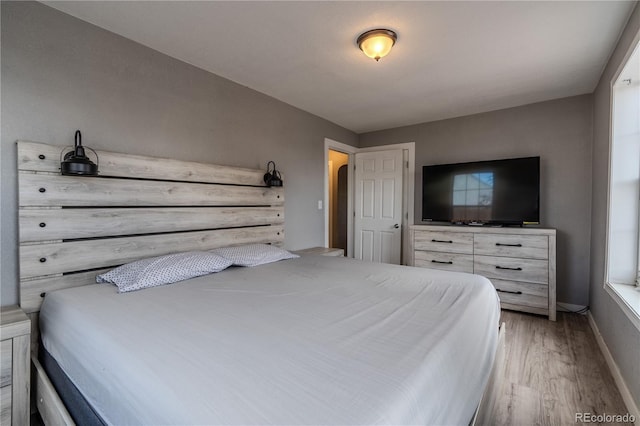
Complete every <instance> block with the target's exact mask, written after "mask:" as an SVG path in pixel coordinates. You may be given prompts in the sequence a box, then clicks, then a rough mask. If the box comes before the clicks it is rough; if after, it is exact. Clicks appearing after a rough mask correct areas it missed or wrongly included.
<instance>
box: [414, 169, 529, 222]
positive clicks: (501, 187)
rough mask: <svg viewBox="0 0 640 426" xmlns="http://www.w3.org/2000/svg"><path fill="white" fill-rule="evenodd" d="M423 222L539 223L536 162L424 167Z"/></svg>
mask: <svg viewBox="0 0 640 426" xmlns="http://www.w3.org/2000/svg"><path fill="white" fill-rule="evenodd" d="M422 220H423V221H438V222H453V223H461V224H469V223H481V224H502V225H522V224H526V223H539V222H540V157H527V158H512V159H508V160H494V161H479V162H474V163H457V164H439V165H433V166H424V167H423V168H422Z"/></svg>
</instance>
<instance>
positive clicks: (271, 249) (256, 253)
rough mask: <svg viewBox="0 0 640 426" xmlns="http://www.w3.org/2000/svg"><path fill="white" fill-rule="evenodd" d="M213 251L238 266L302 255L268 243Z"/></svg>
mask: <svg viewBox="0 0 640 426" xmlns="http://www.w3.org/2000/svg"><path fill="white" fill-rule="evenodd" d="M211 251H212V252H213V253H216V254H219V255H220V256H222V257H225V258H227V259H229V260H230V261H231V262H233V264H234V265H237V266H258V265H264V264H265V263H271V262H277V261H279V260H284V259H293V258H296V257H300V256H298V255H297V254H293V253H289V252H288V251H286V250H284V249H281V248H280V247H276V246H270V245H268V244H248V245H245V246H237V247H223V248H219V249H215V250H211Z"/></svg>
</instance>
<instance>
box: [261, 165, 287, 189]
mask: <svg viewBox="0 0 640 426" xmlns="http://www.w3.org/2000/svg"><path fill="white" fill-rule="evenodd" d="M271 165H273V170H271ZM264 183H266V184H267V186H282V184H283V183H284V182H282V175H280V172H279V171H277V170H276V163H274V162H273V161H269V162H268V163H267V173H265V174H264Z"/></svg>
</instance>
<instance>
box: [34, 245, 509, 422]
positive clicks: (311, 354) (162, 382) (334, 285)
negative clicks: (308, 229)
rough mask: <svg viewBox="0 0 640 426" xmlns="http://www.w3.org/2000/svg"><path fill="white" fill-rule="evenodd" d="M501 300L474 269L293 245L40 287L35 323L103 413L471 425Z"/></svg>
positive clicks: (122, 417)
mask: <svg viewBox="0 0 640 426" xmlns="http://www.w3.org/2000/svg"><path fill="white" fill-rule="evenodd" d="M499 309H500V308H499V301H498V298H497V295H496V292H495V290H494V289H493V286H492V285H491V283H490V282H489V281H488V280H487V279H486V278H484V277H481V276H477V275H471V274H464V273H452V272H445V271H436V270H430V269H422V268H413V267H406V266H396V265H384V264H375V263H368V262H362V261H357V260H353V259H347V258H337V257H323V256H317V255H303V256H301V257H300V258H298V259H290V260H285V261H281V262H276V263H272V264H268V265H263V266H258V267H253V268H239V267H232V268H229V269H227V270H225V271H223V272H220V273H217V274H212V275H207V276H204V277H199V278H195V279H191V280H187V281H182V282H180V283H175V284H171V285H165V286H161V287H155V288H149V289H145V290H140V291H135V292H131V293H123V294H118V293H117V291H116V287H115V286H112V285H109V284H96V285H89V286H83V287H77V288H71V289H65V290H60V291H55V292H50V293H47V296H46V298H45V301H44V303H43V306H42V309H41V312H40V327H41V334H42V343H43V345H44V347H45V348H46V350H47V351H48V352H49V353H50V354H51V355H52V356H53V357H54V358H55V360H56V361H57V363H58V364H59V366H60V367H61V369H62V370H63V371H64V373H65V374H66V375H67V376H68V377H69V379H70V380H71V381H72V382H73V384H74V385H75V386H76V387H77V388H78V389H79V391H80V392H81V393H82V395H83V396H84V397H85V399H86V400H87V401H88V402H89V403H90V404H91V405H92V407H93V409H94V410H95V411H96V412H97V413H98V414H99V415H100V416H101V417H102V419H103V420H105V421H106V422H107V423H109V424H117V425H125V424H228V425H235V424H238V425H239V424H243V425H248V424H341V425H346V424H360V425H361V424H468V422H469V420H470V419H471V418H472V416H473V413H474V410H475V408H476V406H477V404H478V402H479V400H480V397H481V394H482V391H483V388H484V386H485V384H486V382H487V379H488V376H489V372H490V368H491V365H492V362H493V358H494V354H495V351H496V347H497V338H498V321H499V314H500V311H499Z"/></svg>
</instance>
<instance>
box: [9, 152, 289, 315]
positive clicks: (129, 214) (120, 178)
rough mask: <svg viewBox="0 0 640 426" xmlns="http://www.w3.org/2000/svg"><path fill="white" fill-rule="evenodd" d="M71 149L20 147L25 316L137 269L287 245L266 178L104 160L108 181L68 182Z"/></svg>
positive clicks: (211, 168)
mask: <svg viewBox="0 0 640 426" xmlns="http://www.w3.org/2000/svg"><path fill="white" fill-rule="evenodd" d="M64 148H65V147H63V146H57V145H49V144H43V143H37V142H27V141H18V170H19V172H18V173H19V175H18V186H19V209H20V210H19V228H20V306H21V307H22V309H23V310H24V311H25V312H27V313H35V312H38V311H39V310H40V305H41V304H42V300H43V297H44V294H45V293H46V292H47V291H52V290H56V289H62V288H67V287H76V286H80V285H86V284H90V283H95V276H96V275H97V274H98V273H100V272H101V271H104V270H106V269H108V268H112V267H114V266H118V265H121V264H123V263H127V262H131V261H134V260H137V259H141V258H145V257H150V256H159V255H163V254H168V253H174V252H180V251H189V250H210V249H214V248H217V247H223V246H228V245H238V244H247V243H271V244H277V245H281V244H282V243H283V241H284V190H283V188H269V187H266V186H265V185H264V182H263V179H262V178H263V175H264V171H262V170H253V169H243V168H237V167H227V166H216V165H210V164H203V163H196V162H187V161H178V160H170V159H162V158H154V157H144V156H136V155H127V154H118V153H113V152H107V151H97V152H98V155H99V158H100V171H99V173H100V176H98V177H76V176H62V175H61V174H60V153H61V152H62V151H63V150H64Z"/></svg>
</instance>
